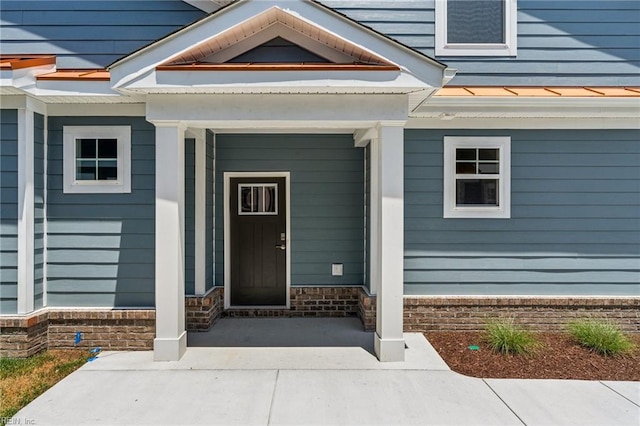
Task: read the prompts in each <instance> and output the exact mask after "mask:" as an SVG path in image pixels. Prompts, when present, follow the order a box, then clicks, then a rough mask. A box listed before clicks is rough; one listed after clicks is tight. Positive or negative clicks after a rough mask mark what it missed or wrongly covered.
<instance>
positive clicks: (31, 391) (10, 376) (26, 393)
mask: <svg viewBox="0 0 640 426" xmlns="http://www.w3.org/2000/svg"><path fill="white" fill-rule="evenodd" d="M88 356H89V355H88V353H87V351H86V350H66V351H65V350H56V351H47V352H43V353H40V354H37V355H33V356H31V357H29V358H1V359H0V395H1V396H2V397H1V401H0V425H5V424H6V423H7V422H8V421H9V419H10V418H11V417H12V416H14V415H15V414H16V413H17V412H18V411H19V410H20V409H21V408H22V407H24V406H25V405H27V404H29V403H30V402H31V401H33V400H34V399H36V398H37V397H38V396H40V395H42V394H43V393H44V392H45V391H46V390H47V389H49V388H50V387H52V386H53V385H55V384H56V383H58V382H59V381H60V380H62V379H63V378H64V377H66V376H68V375H69V374H70V373H72V372H73V371H75V370H76V369H78V368H80V367H81V366H82V365H83V364H84V363H85V362H86V361H87V358H88Z"/></svg>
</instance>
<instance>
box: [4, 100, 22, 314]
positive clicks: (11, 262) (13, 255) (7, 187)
mask: <svg viewBox="0 0 640 426" xmlns="http://www.w3.org/2000/svg"><path fill="white" fill-rule="evenodd" d="M0 164H2V166H1V167H0V314H14V313H16V312H17V309H18V297H17V293H18V111H17V110H15V109H11V110H9V109H0Z"/></svg>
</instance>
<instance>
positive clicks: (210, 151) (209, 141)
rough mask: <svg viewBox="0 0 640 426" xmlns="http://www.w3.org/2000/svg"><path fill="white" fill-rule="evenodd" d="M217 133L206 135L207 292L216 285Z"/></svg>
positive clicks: (207, 133)
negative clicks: (215, 192) (215, 191)
mask: <svg viewBox="0 0 640 426" xmlns="http://www.w3.org/2000/svg"><path fill="white" fill-rule="evenodd" d="M214 139H215V135H214V134H213V133H212V132H211V131H207V132H206V135H205V144H206V153H207V160H206V162H205V166H206V169H207V172H206V178H205V223H206V226H205V228H206V229H205V232H206V235H208V237H207V239H206V241H205V259H206V260H205V268H206V270H205V285H204V287H205V292H206V291H209V290H210V289H211V288H213V286H214V279H215V276H214V275H215V274H214V272H215V271H214V262H215V258H214V254H215V245H214V214H215V204H214V202H215V195H214V190H215V177H216V175H215V142H214Z"/></svg>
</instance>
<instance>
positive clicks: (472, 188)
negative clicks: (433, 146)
mask: <svg viewBox="0 0 640 426" xmlns="http://www.w3.org/2000/svg"><path fill="white" fill-rule="evenodd" d="M510 174H511V139H510V138H509V137H508V136H497V137H458V136H446V137H445V138H444V201H443V202H444V217H445V218H448V217H452V218H453V217H462V218H509V217H510V216H511V201H510V199H511V194H510V192H511V176H510Z"/></svg>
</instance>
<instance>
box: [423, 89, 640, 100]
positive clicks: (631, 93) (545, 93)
mask: <svg viewBox="0 0 640 426" xmlns="http://www.w3.org/2000/svg"><path fill="white" fill-rule="evenodd" d="M434 96H438V97H514V98H515V97H521V98H530V97H545V98H559V97H564V98H574V97H580V98H583V97H596V98H619V97H640V87H596V86H586V87H582V86H579V87H578V86H547V87H511V86H506V87H495V86H447V87H443V88H442V89H440V90H438V92H437V93H436V94H435V95H434Z"/></svg>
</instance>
